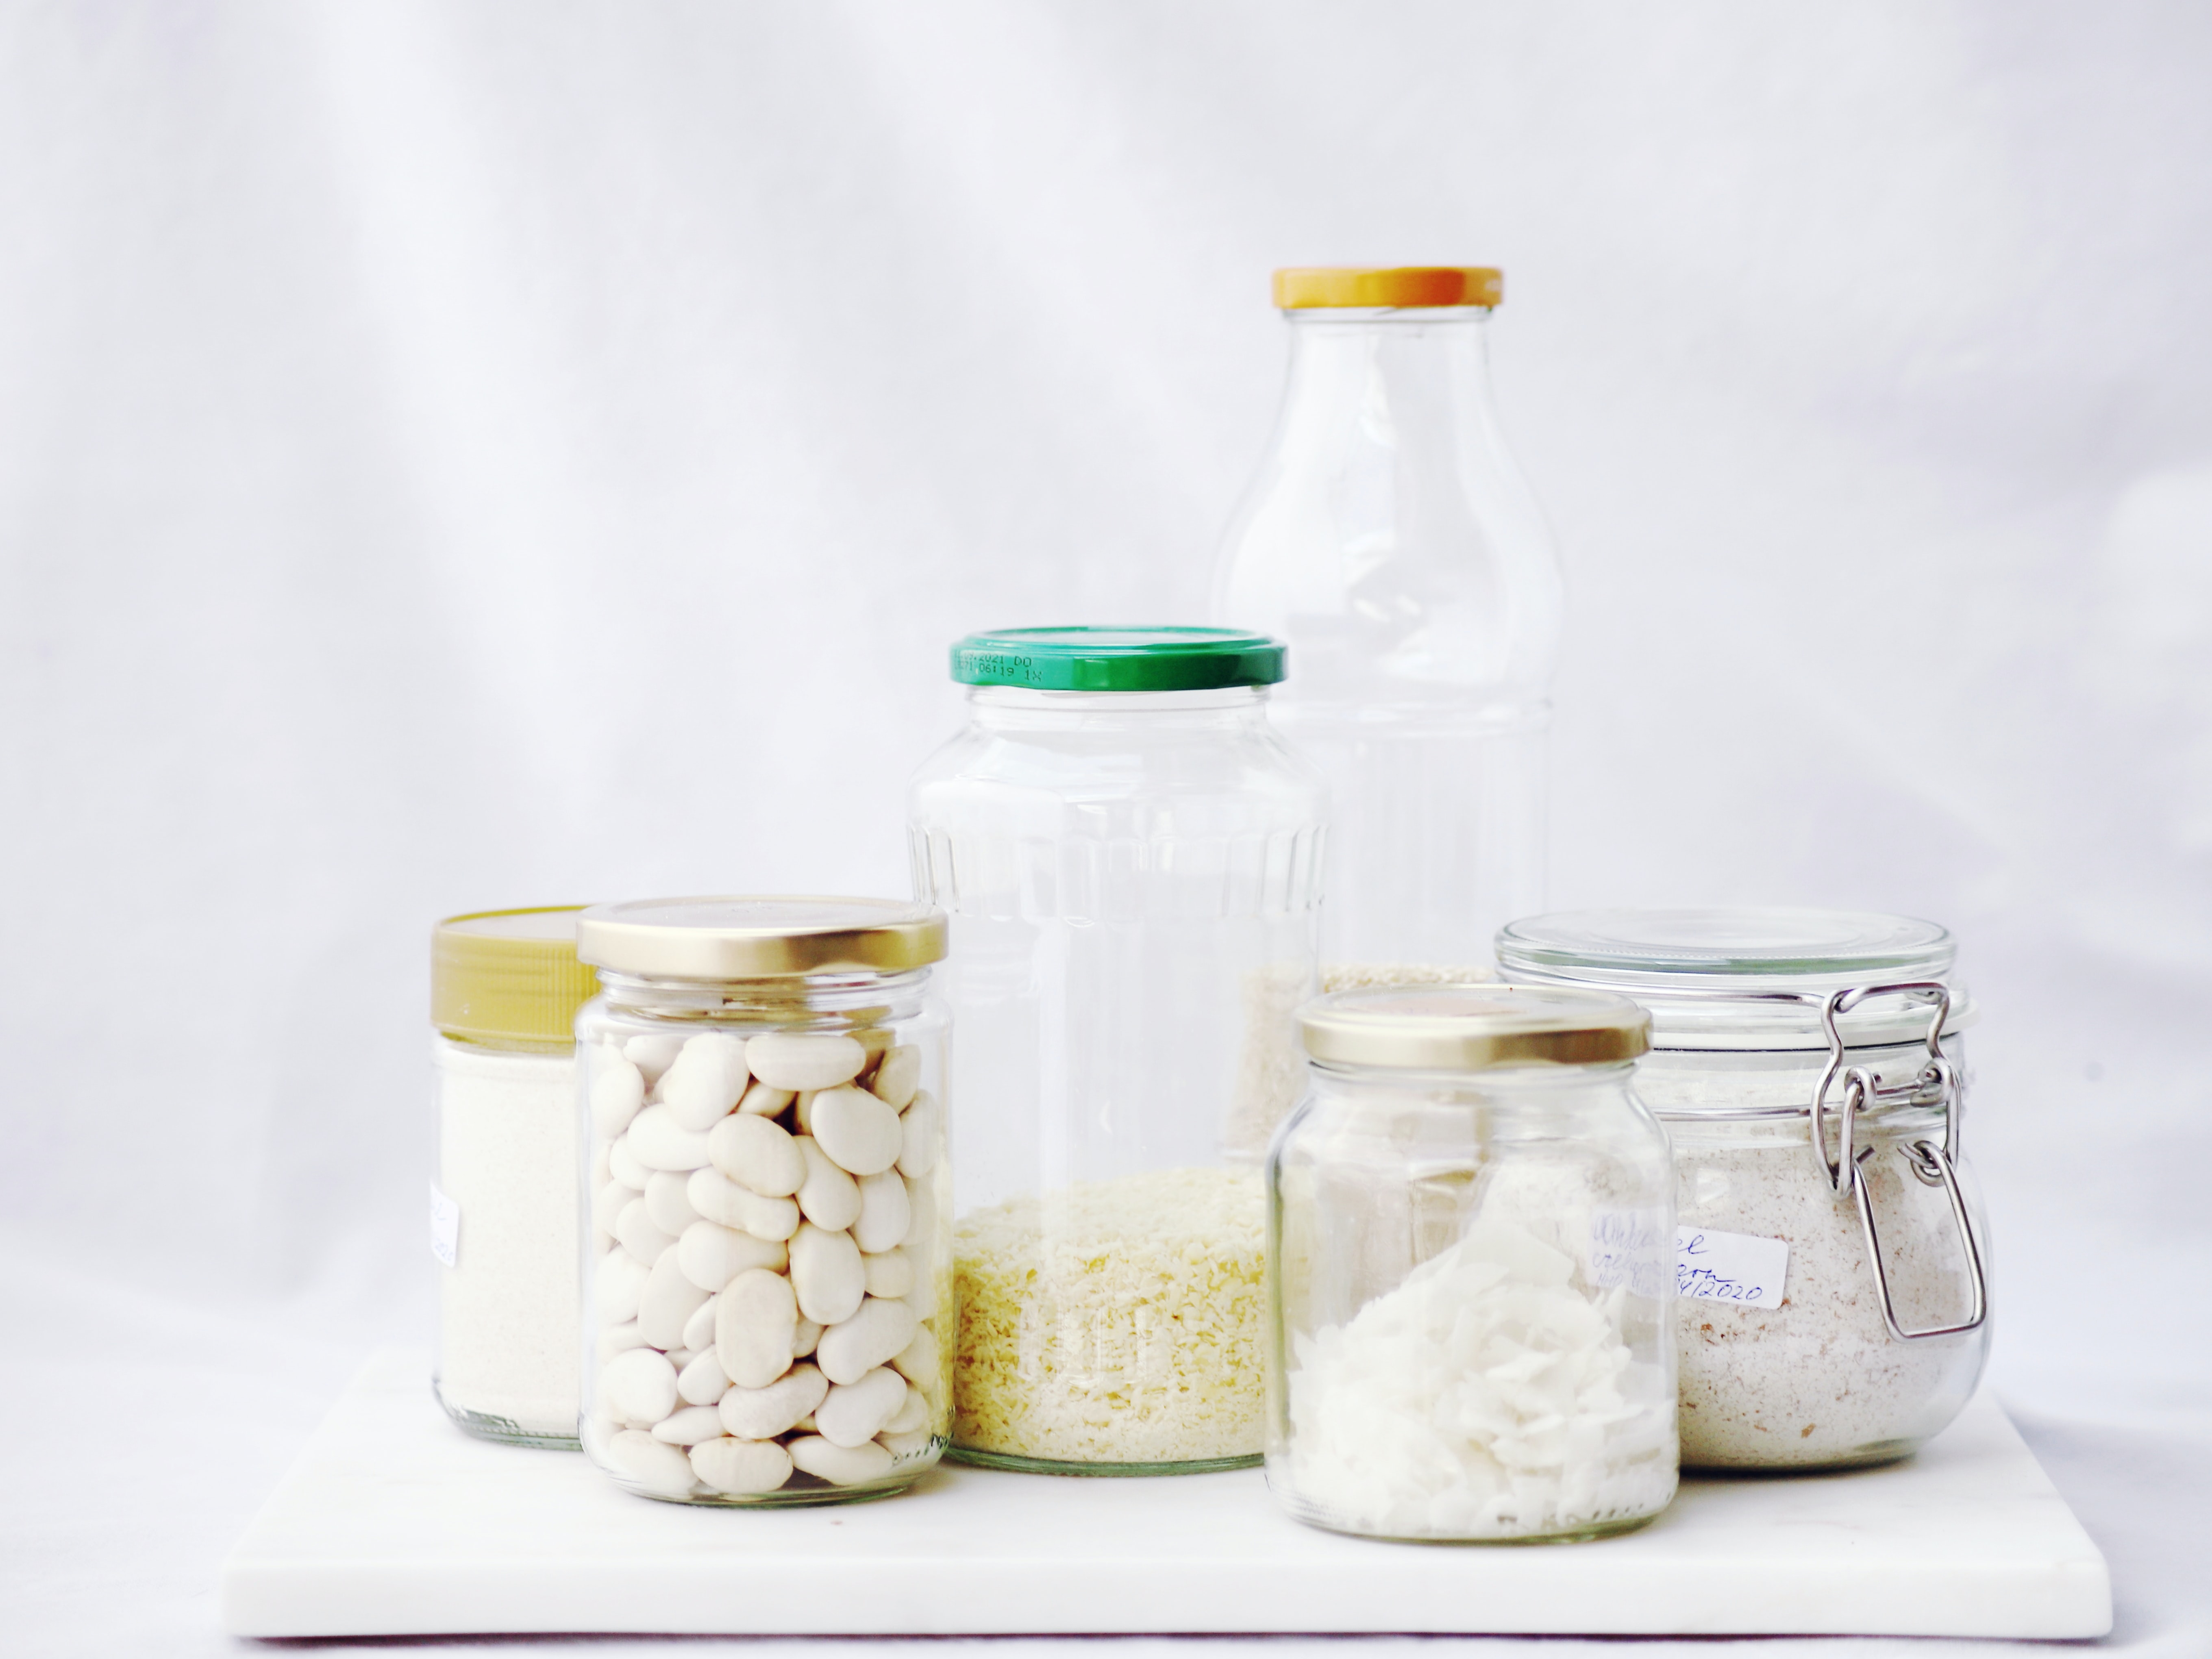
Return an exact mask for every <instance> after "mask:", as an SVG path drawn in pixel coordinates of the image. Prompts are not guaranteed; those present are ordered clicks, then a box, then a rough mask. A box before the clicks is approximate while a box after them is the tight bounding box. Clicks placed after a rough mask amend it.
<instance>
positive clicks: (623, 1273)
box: [592, 1245, 653, 1325]
mask: <svg viewBox="0 0 2212 1659" xmlns="http://www.w3.org/2000/svg"><path fill="white" fill-rule="evenodd" d="M652 1271H653V1269H652V1268H650V1267H647V1266H646V1265H645V1263H644V1262H642V1261H639V1260H638V1259H637V1258H636V1257H635V1256H634V1255H631V1254H630V1253H629V1251H628V1250H625V1249H622V1248H621V1247H620V1246H619V1245H617V1247H616V1248H615V1249H611V1250H609V1251H608V1252H607V1253H606V1254H605V1255H603V1256H601V1257H600V1258H599V1272H598V1273H597V1275H596V1277H595V1278H594V1280H593V1283H592V1307H593V1308H594V1309H596V1310H598V1313H599V1323H600V1324H602V1325H619V1324H621V1323H622V1322H623V1321H624V1320H626V1319H635V1318H636V1317H637V1299H638V1297H641V1296H642V1295H643V1294H644V1293H645V1281H646V1277H647V1274H649V1273H652Z"/></svg>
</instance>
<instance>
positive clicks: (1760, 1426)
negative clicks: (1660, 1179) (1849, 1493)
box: [1498, 909, 1990, 1469]
mask: <svg viewBox="0 0 2212 1659" xmlns="http://www.w3.org/2000/svg"><path fill="white" fill-rule="evenodd" d="M1955 954H1956V947H1955V945H1954V942H1953V940H1952V938H1951V936H1950V934H1949V933H1947V932H1946V931H1945V930H1944V929H1943V928H1942V927H1937V926H1936V924H1935V923H1933V922H1927V921H1916V920H1914V919H1912V918H1910V917H1905V916H1890V915H1866V914H1861V913H1857V912H1851V911H1832V910H1801V909H1705V910H1641V911H1639V910H1607V911H1591V912H1583V913H1580V914H1572V915H1568V914H1561V915H1549V916H1537V917H1534V918H1531V919H1528V920H1526V921H1516V922H1514V923H1512V924H1511V925H1510V926H1509V927H1507V928H1506V929H1505V930H1504V932H1503V933H1501V934H1499V936H1498V960H1499V962H1500V963H1501V964H1502V965H1503V966H1504V969H1505V971H1506V973H1507V975H1508V976H1509V977H1511V978H1513V979H1516V980H1517V981H1523V982H1527V981H1539V980H1541V981H1551V982H1554V983H1571V984H1576V985H1584V986H1593V987H1602V988H1604V989H1607V990H1611V991H1614V992H1618V993H1620V994H1624V995H1629V996H1633V997H1634V998H1636V1000H1638V1001H1639V1002H1641V1003H1643V1004H1644V1006H1646V1007H1647V1008H1649V1009H1650V1011H1651V1015H1652V1053H1651V1054H1650V1057H1649V1058H1648V1059H1646V1060H1644V1064H1643V1066H1641V1068H1640V1069H1639V1071H1638V1077H1637V1087H1638V1091H1639V1092H1641V1093H1642V1095H1643V1097H1644V1100H1645V1102H1646V1103H1648V1104H1649V1105H1650V1107H1651V1109H1653V1110H1654V1111H1655V1112H1656V1113H1657V1114H1658V1115H1659V1116H1660V1118H1661V1119H1662V1121H1664V1122H1665V1123H1666V1125H1667V1127H1668V1133H1670V1134H1671V1136H1672V1137H1673V1139H1674V1159H1675V1165H1676V1170H1677V1172H1678V1185H1677V1206H1678V1212H1679V1214H1678V1225H1680V1230H1681V1231H1680V1233H1679V1235H1678V1237H1677V1243H1678V1246H1679V1248H1680V1255H1679V1258H1678V1261H1677V1264H1676V1274H1677V1283H1678V1288H1679V1290H1680V1297H1679V1299H1678V1300H1677V1302H1676V1304H1675V1320H1676V1333H1677V1339H1678V1346H1679V1349H1680V1364H1681V1400H1682V1463H1683V1466H1684V1467H1685V1468H1754V1469H1763V1468H1788V1469H1812V1468H1844V1467H1847V1466H1850V1465H1854V1464H1863V1463H1879V1462H1887V1461H1889V1460H1892V1459H1894V1458H1898V1457H1902V1456H1904V1455H1906V1454H1908V1453H1910V1452H1911V1451H1912V1450H1913V1449H1915V1448H1917V1446H1919V1445H1920V1444H1921V1443H1923V1441H1925V1440H1926V1439H1928V1437H1929V1436H1931V1435H1933V1434H1935V1433H1936V1432H1937V1431H1940V1430H1941V1429H1942V1428H1943V1427H1944V1425H1947V1424H1948V1423H1949V1422H1950V1421H1951V1419H1953V1418H1954V1417H1956V1416H1957V1415H1958V1414H1959V1413H1960V1410H1961V1409H1962V1408H1963V1407H1965V1406H1966V1401H1967V1400H1968V1399H1969V1398H1971V1397H1972V1394H1973V1391H1974V1386H1975V1384H1976V1383H1977V1382H1978V1380H1979V1379H1980V1376H1981V1374H1982V1366H1983V1364H1984V1360H1985V1359H1986V1358H1987V1357H1988V1354H1989V1344H1990V1322H1989V1294H1988V1278H1987V1276H1988V1270H1989V1246H1988V1234H1987V1228H1986V1224H1985V1222H1984V1218H1983V1214H1982V1208H1981V1201H1980V1198H1979V1194H1978V1191H1977V1189H1976V1188H1975V1185H1974V1181H1973V1177H1972V1172H1971V1170H1969V1169H1968V1168H1967V1166H1966V1163H1965V1161H1964V1159H1963V1158H1961V1156H1960V1139H1959V1136H1960V1115H1961V1108H1962V1105H1963V1102H1964V1097H1965V1091H1966V1060H1965V1055H1964V1053H1963V1045H1962V1041H1961V1038H1960V1031H1961V1030H1963V1029H1964V1028H1965V1027H1966V1025H1967V1024H1969V1023H1971V1021H1972V1015H1973V1010H1972V1006H1971V1004H1970V1003H1969V1002H1968V1001H1967V1000H1966V997H1965V994H1964V993H1963V992H1962V991H1961V990H1960V988H1959V987H1957V986H1956V985H1955V984H1954V982H1953V981H1952V978H1951V972H1952V966H1953V962H1954V957H1955Z"/></svg>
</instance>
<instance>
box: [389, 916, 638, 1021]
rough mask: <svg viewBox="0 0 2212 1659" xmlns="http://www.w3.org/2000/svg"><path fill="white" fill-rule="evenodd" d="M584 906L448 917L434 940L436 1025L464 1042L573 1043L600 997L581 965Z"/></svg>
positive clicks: (432, 964) (596, 983)
mask: <svg viewBox="0 0 2212 1659" xmlns="http://www.w3.org/2000/svg"><path fill="white" fill-rule="evenodd" d="M583 908H584V907H583V906H582V905H580V904H556V905H548V906H546V907H544V908H540V909H535V910H480V911H477V912H475V913H473V914H471V915H465V916H448V917H447V918H446V919H445V921H441V922H440V923H439V924H438V926H437V928H436V930H435V932H434V933H432V934H431V935H430V1023H431V1024H433V1025H435V1026H436V1027H437V1028H438V1030H441V1031H442V1032H444V1033H445V1034H446V1035H447V1036H449V1037H454V1038H457V1039H459V1041H461V1042H530V1043H568V1042H574V1040H575V1030H576V1010H577V1009H579V1008H580V1007H582V1006H584V1005H585V1004H586V1002H588V1001H590V1000H592V997H594V996H596V995H597V994H599V975H598V973H597V972H596V971H595V970H594V969H591V968H589V967H587V966H586V965H585V964H584V963H581V962H579V961H578V960H577V959H576V917H577V915H578V913H579V912H580V911H581V910H582V909H583Z"/></svg>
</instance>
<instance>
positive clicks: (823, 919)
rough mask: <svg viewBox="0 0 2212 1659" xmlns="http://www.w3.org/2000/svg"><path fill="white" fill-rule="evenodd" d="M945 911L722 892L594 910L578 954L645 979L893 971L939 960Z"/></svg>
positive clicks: (900, 902)
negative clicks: (719, 894) (713, 895)
mask: <svg viewBox="0 0 2212 1659" xmlns="http://www.w3.org/2000/svg"><path fill="white" fill-rule="evenodd" d="M576 954H577V955H578V956H579V957H580V958H581V959H582V960H584V961H585V962H587V963H591V964H592V966H594V967H597V968H604V969H607V970H609V971H610V972H612V973H617V974H623V975H635V976H636V977H638V978H641V979H665V980H693V981H707V982H710V983H711V982H714V981H726V980H772V979H789V978H798V977H801V976H807V975H828V974H896V973H905V972H908V971H910V970H911V969H917V968H926V967H927V966H928V965H929V964H930V963H934V962H940V961H942V960H943V959H944V957H945V912H944V911H942V910H940V909H939V908H937V907H936V906H935V905H933V904H920V903H915V902H912V901H910V900H905V899H878V898H842V897H829V896H819V895H797V896H781V895H777V896H767V895H758V894H739V895H728V896H718V897H707V898H665V899H636V900H632V901H630V902H627V903H623V904H599V905H594V906H592V908H590V909H588V910H586V911H585V912H584V913H583V914H582V915H580V916H579V917H578V918H577V919H576Z"/></svg>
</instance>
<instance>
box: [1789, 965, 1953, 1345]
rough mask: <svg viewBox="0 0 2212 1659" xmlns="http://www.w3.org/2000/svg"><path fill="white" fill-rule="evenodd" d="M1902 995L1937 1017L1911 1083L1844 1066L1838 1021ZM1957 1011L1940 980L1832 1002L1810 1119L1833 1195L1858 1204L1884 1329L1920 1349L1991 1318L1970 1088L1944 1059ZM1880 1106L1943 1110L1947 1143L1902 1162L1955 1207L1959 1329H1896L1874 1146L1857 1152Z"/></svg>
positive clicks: (1905, 1155)
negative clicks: (1978, 1223) (1967, 1178)
mask: <svg viewBox="0 0 2212 1659" xmlns="http://www.w3.org/2000/svg"><path fill="white" fill-rule="evenodd" d="M1881 996H1903V997H1907V998H1910V999H1911V1000H1913V1001H1915V1002H1932V1003H1933V1004H1934V1005H1935V1012H1934V1014H1933V1015H1932V1016H1931V1017H1930V1018H1929V1022H1928V1062H1927V1064H1926V1065H1924V1066H1922V1067H1921V1068H1920V1072H1919V1074H1918V1075H1917V1077H1915V1078H1914V1079H1912V1081H1911V1082H1910V1083H1898V1084H1892V1085H1889V1086H1888V1087H1887V1088H1884V1087H1883V1086H1882V1085H1881V1078H1880V1076H1879V1075H1878V1074H1877V1073H1875V1072H1874V1071H1873V1070H1871V1069H1870V1068H1869V1067H1867V1066H1848V1067H1847V1066H1845V1064H1844V1060H1845V1058H1846V1055H1845V1050H1844V1036H1843V1032H1842V1030H1840V1028H1839V1027H1838V1024H1837V1021H1838V1019H1839V1018H1841V1017H1842V1016H1843V1015H1844V1014H1847V1013H1849V1012H1850V1011H1851V1010H1852V1009H1854V1008H1856V1007H1857V1006H1859V1005H1860V1004H1861V1003H1863V1002H1865V1001H1867V1000H1869V999H1870V998H1874V997H1881ZM1950 1012H1951V991H1950V987H1948V986H1947V985H1944V984H1942V982H1941V981H1936V980H1907V981H1899V982H1898V983H1896V984H1893V985H1856V986H1852V987H1850V988H1849V989H1847V990H1842V991H1838V992H1836V993H1834V994H1832V995H1831V996H1830V997H1829V998H1828V1000H1827V1001H1826V1004H1824V1005H1823V1006H1822V1008H1821V1011H1820V1023H1821V1025H1822V1026H1823V1028H1824V1029H1826V1031H1827V1034H1828V1065H1827V1069H1826V1070H1825V1071H1824V1072H1822V1073H1820V1083H1819V1084H1818V1085H1815V1087H1814V1091H1813V1107H1812V1111H1811V1113H1810V1114H1809V1116H1810V1118H1811V1126H1812V1152H1813V1160H1814V1164H1815V1165H1817V1166H1818V1168H1819V1170H1820V1174H1821V1176H1822V1177H1823V1178H1824V1179H1825V1180H1826V1182H1827V1183H1828V1190H1829V1191H1830V1192H1832V1193H1833V1194H1835V1195H1836V1196H1837V1197H1838V1198H1839V1199H1840V1198H1842V1197H1843V1196H1844V1194H1847V1193H1848V1194H1850V1195H1851V1196H1852V1197H1854V1198H1855V1199H1857V1201H1858V1211H1859V1226H1860V1229H1861V1230H1862V1231H1863V1232H1864V1233H1865V1234H1866V1242H1867V1257H1868V1260H1869V1261H1870V1262H1871V1263H1872V1265H1873V1267H1874V1282H1875V1289H1876V1290H1877V1291H1880V1292H1881V1317H1882V1322H1883V1323H1884V1324H1886V1325H1887V1326H1888V1327H1889V1334H1890V1335H1892V1336H1893V1337H1894V1338H1896V1339H1897V1340H1899V1341H1900V1342H1918V1341H1922V1340H1925V1339H1927V1338H1929V1337H1937V1336H1957V1335H1959V1334H1961V1333H1963V1332H1966V1331H1971V1330H1974V1329H1977V1328H1979V1326H1980V1325H1981V1323H1982V1322H1983V1320H1984V1319H1985V1318H1987V1317H1988V1316H1989V1285H1988V1283H1987V1280H1986V1279H1984V1275H1983V1273H1982V1249H1981V1241H1980V1240H1979V1239H1978V1238H1977V1237H1975V1236H1974V1224H1973V1219H1972V1217H1970V1216H1969V1215H1968V1214H1967V1213H1966V1194H1964V1193H1962V1192H1961V1191H1960V1188H1959V1171H1958V1167H1957V1160H1958V1157H1959V1137H1960V1121H1961V1120H1962V1119H1963V1118H1964V1116H1965V1105H1966V1089H1965V1083H1964V1079H1961V1078H1960V1075H1959V1072H1958V1069H1957V1067H1955V1066H1953V1065H1952V1063H1951V1061H1950V1060H1949V1059H1948V1057H1947V1056H1946V1055H1945V1054H1944V1053H1943V1023H1944V1021H1945V1020H1946V1019H1947V1018H1949V1016H1950ZM1838 1073H1840V1074H1841V1075H1842V1078H1843V1084H1844V1103H1843V1108H1842V1115H1841V1121H1839V1122H1838V1125H1837V1139H1836V1155H1835V1156H1834V1157H1833V1158H1830V1157H1829V1156H1828V1092H1829V1091H1830V1090H1831V1089H1832V1087H1834V1085H1835V1083H1836V1079H1837V1076H1838ZM1875 1106H1941V1107H1942V1108H1944V1115H1943V1144H1942V1146H1937V1145H1936V1143H1935V1142H1934V1141H1933V1140H1930V1139H1925V1138H1923V1139H1917V1140H1914V1141H1911V1142H1909V1143H1908V1144H1906V1145H1904V1146H1899V1147H1898V1148H1897V1155H1898V1157H1899V1158H1902V1159H1903V1160H1904V1161H1905V1168H1906V1169H1908V1170H1911V1171H1912V1174H1913V1176H1914V1177H1915V1178H1916V1179H1917V1180H1918V1181H1919V1182H1920V1183H1921V1185H1923V1186H1924V1187H1938V1186H1940V1187H1941V1188H1943V1193H1944V1196H1945V1197H1947V1198H1948V1200H1950V1204H1951V1219H1952V1222H1953V1223H1954V1225H1956V1226H1957V1228H1958V1230H1959V1242H1960V1246H1961V1248H1962V1249H1964V1250H1965V1251H1966V1272H1967V1281H1968V1291H1967V1308H1966V1319H1965V1320H1964V1321H1962V1322H1960V1323H1958V1324H1955V1325H1935V1326H1929V1327H1928V1328H1924V1329H1922V1330H1917V1331H1909V1330H1907V1329H1905V1327H1904V1326H1903V1325H1901V1324H1900V1323H1899V1322H1898V1317H1897V1307H1896V1304H1895V1303H1894V1302H1893V1300H1892V1298H1891V1296H1890V1291H1889V1269H1888V1267H1887V1263H1886V1262H1884V1261H1883V1260H1882V1254H1881V1234H1880V1233H1879V1232H1878V1231H1876V1230H1875V1221H1874V1195H1873V1194H1872V1192H1871V1190H1870V1189H1869V1187H1868V1184H1867V1180H1866V1172H1865V1170H1864V1167H1863V1166H1864V1165H1865V1164H1866V1161H1867V1159H1869V1158H1872V1157H1873V1156H1874V1151H1875V1149H1874V1147H1873V1146H1872V1145H1871V1144H1869V1145H1868V1146H1857V1144H1856V1143H1857V1139H1858V1116H1859V1114H1860V1113H1861V1112H1862V1111H1863V1110H1866V1109H1868V1108H1869V1107H1875Z"/></svg>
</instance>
